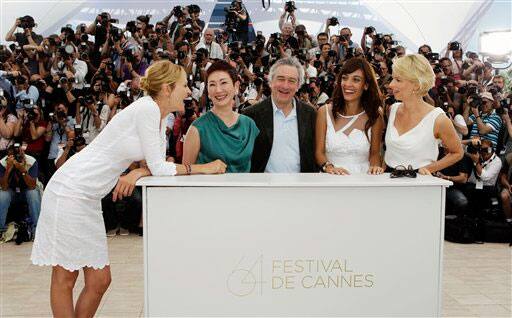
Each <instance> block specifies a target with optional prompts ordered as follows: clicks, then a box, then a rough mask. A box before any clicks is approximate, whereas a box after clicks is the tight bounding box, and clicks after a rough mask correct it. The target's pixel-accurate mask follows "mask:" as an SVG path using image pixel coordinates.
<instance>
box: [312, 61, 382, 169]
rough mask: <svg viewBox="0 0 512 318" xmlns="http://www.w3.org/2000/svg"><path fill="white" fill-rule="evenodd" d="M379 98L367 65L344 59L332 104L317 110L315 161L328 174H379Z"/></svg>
mask: <svg viewBox="0 0 512 318" xmlns="http://www.w3.org/2000/svg"><path fill="white" fill-rule="evenodd" d="M381 105H382V99H381V94H380V91H379V87H378V85H377V81H376V79H375V74H374V72H373V69H372V67H371V66H370V64H369V63H368V62H367V61H366V60H365V59H363V58H359V57H355V58H351V59H349V60H347V61H346V62H345V63H344V64H343V67H342V68H341V71H340V73H339V75H338V77H337V79H336V84H335V88H334V93H333V97H332V104H327V105H325V106H323V107H321V108H320V109H319V110H318V114H317V120H316V151H315V156H316V162H317V164H318V165H320V166H321V167H322V171H324V172H327V173H331V174H339V175H346V174H353V173H370V174H380V173H382V172H383V168H382V167H381V156H380V149H381V141H382V133H383V129H384V120H383V118H382V112H381V109H380V107H381Z"/></svg>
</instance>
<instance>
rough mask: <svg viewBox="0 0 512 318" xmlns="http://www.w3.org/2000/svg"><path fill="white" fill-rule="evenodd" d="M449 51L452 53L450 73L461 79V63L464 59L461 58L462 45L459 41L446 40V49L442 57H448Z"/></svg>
mask: <svg viewBox="0 0 512 318" xmlns="http://www.w3.org/2000/svg"><path fill="white" fill-rule="evenodd" d="M450 52H451V53H452V56H451V62H452V65H453V66H452V73H453V74H454V75H455V76H458V79H461V78H462V77H463V72H464V70H463V68H462V64H464V61H463V60H462V57H463V51H462V46H461V44H460V43H459V42H456V41H454V42H448V45H447V46H446V51H445V54H444V57H447V58H449V57H450Z"/></svg>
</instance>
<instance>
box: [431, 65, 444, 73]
mask: <svg viewBox="0 0 512 318" xmlns="http://www.w3.org/2000/svg"><path fill="white" fill-rule="evenodd" d="M433 70H434V73H435V74H439V73H442V72H443V68H442V67H441V65H439V64H436V65H434V67H433Z"/></svg>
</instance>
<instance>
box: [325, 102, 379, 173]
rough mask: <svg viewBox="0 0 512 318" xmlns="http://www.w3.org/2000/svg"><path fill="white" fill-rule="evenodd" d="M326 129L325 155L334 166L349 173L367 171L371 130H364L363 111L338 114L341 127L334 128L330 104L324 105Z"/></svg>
mask: <svg viewBox="0 0 512 318" xmlns="http://www.w3.org/2000/svg"><path fill="white" fill-rule="evenodd" d="M326 107H327V108H326V110H325V113H326V119H327V131H326V133H325V155H326V157H327V160H328V161H329V162H331V163H332V164H334V166H335V167H340V168H344V169H345V170H347V171H348V172H349V173H351V174H359V173H367V172H368V169H369V167H370V162H369V160H370V141H369V140H368V139H369V138H371V130H369V131H368V137H369V138H367V137H366V134H365V132H364V125H365V123H366V120H364V118H363V114H365V112H364V111H363V112H362V113H359V114H357V115H354V116H342V115H338V116H340V118H341V119H342V120H343V121H344V123H343V127H342V128H341V129H339V130H337V131H336V130H335V128H334V124H333V120H332V119H331V115H330V113H331V109H332V106H326Z"/></svg>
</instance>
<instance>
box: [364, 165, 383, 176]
mask: <svg viewBox="0 0 512 318" xmlns="http://www.w3.org/2000/svg"><path fill="white" fill-rule="evenodd" d="M383 173H384V168H382V167H379V166H371V167H370V168H369V169H368V174H383Z"/></svg>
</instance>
